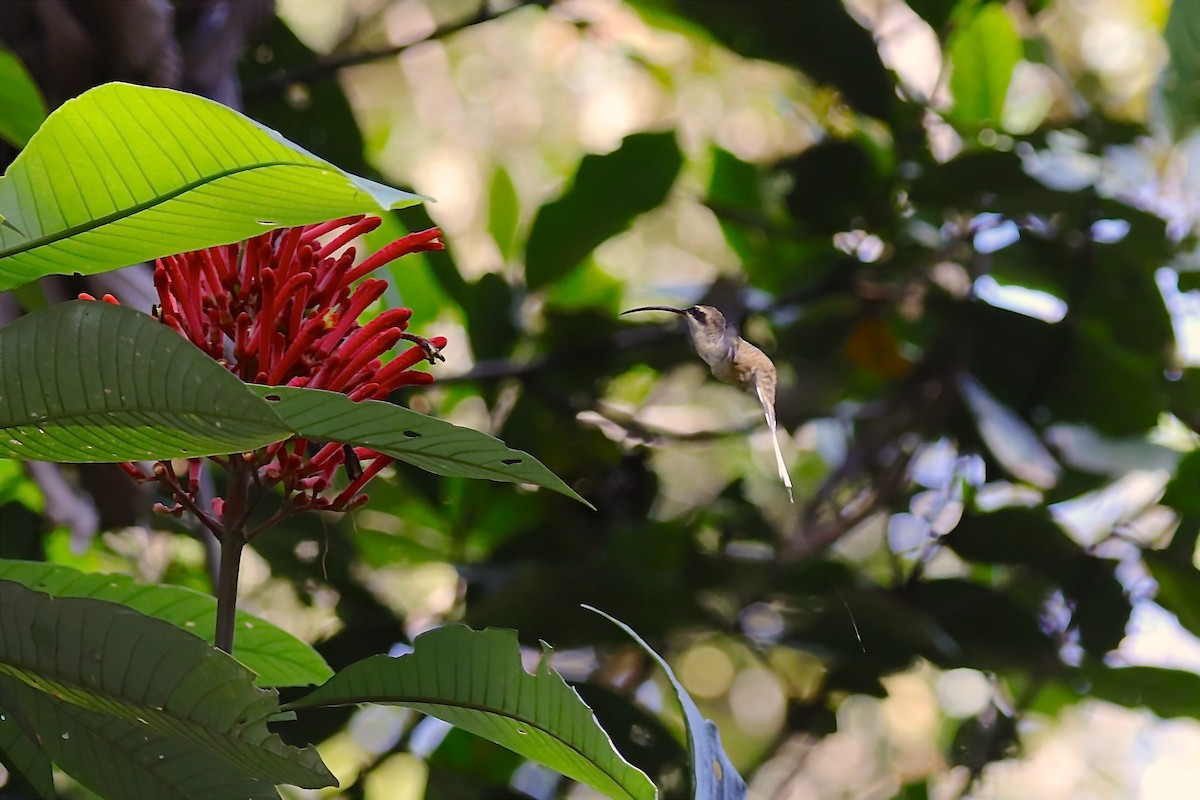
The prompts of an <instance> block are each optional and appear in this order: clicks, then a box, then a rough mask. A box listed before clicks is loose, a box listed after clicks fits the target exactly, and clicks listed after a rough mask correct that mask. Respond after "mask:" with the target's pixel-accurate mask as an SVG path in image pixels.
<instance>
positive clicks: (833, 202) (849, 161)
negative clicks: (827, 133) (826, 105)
mask: <svg viewBox="0 0 1200 800" xmlns="http://www.w3.org/2000/svg"><path fill="white" fill-rule="evenodd" d="M780 166H781V167H782V168H783V169H784V170H786V171H787V173H788V174H789V175H790V176H791V177H792V191H791V193H790V194H789V195H788V198H787V203H788V210H789V211H791V213H792V217H793V219H794V220H795V221H796V222H797V223H798V224H800V225H802V226H804V227H805V228H807V229H810V230H812V231H814V232H816V233H828V234H832V233H837V232H838V231H844V230H849V229H851V228H854V227H866V228H871V227H874V226H876V225H878V224H880V222H882V220H883V219H885V218H886V215H887V214H888V213H889V210H890V201H889V197H888V187H887V184H886V183H885V182H884V179H883V176H882V175H881V174H880V171H879V167H878V166H877V165H876V163H875V161H874V160H873V159H872V158H871V156H870V154H868V153H867V152H866V151H865V150H864V149H863V147H862V146H861V145H859V144H857V143H855V142H852V141H837V140H832V139H827V140H825V141H823V142H820V143H818V144H816V145H813V146H812V147H810V148H808V149H807V150H805V151H804V152H803V153H801V154H800V155H799V156H797V157H796V158H794V159H792V160H790V161H786V162H783V163H782V164H781V165H780Z"/></svg>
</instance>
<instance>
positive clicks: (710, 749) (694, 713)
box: [584, 605, 746, 800]
mask: <svg viewBox="0 0 1200 800" xmlns="http://www.w3.org/2000/svg"><path fill="white" fill-rule="evenodd" d="M584 608H586V609H587V610H589V611H594V612H595V613H597V614H599V615H600V616H602V617H604V618H605V619H607V620H608V621H609V622H611V623H612V624H614V625H616V626H617V627H618V628H620V629H621V630H623V631H625V633H627V634H629V636H630V637H631V638H632V639H633V640H634V641H635V642H637V643H638V645H639V646H640V647H641V648H642V649H643V650H645V651H646V654H647V655H649V656H650V657H651V658H652V659H654V661H655V663H657V664H658V666H660V667H661V668H662V671H663V673H664V674H666V676H667V680H669V681H670V682H671V686H672V687H674V689H675V696H676V697H677V698H678V699H679V705H680V706H682V707H683V724H684V727H685V728H686V729H687V736H688V754H689V756H690V757H691V762H692V792H693V796H694V797H696V798H697V800H700V799H701V798H704V800H709V798H712V800H737V798H742V797H745V796H746V782H745V781H744V780H742V776H741V775H739V774H738V771H737V770H736V769H735V768H734V766H733V762H731V761H730V760H729V756H728V755H726V754H725V749H724V748H723V747H722V746H721V733H720V731H718V730H717V726H716V723H714V722H713V721H712V720H709V719H705V718H704V715H703V714H701V713H700V709H699V708H698V707H697V706H696V703H695V701H694V700H692V698H691V696H690V695H689V694H688V693H687V690H686V689H684V688H683V684H682V683H680V682H679V679H678V678H676V677H675V673H674V672H673V671H672V670H671V665H670V664H668V663H667V660H666V659H665V658H663V657H662V656H660V655H659V654H658V653H656V652H654V648H652V647H651V646H650V645H648V644H646V642H645V641H644V640H643V639H642V637H640V636H638V635H637V634H636V633H635V632H634V631H633V629H632V628H630V627H629V626H628V625H626V624H625V623H623V622H621V621H620V620H619V619H616V618H615V617H610V616H609V615H608V614H605V613H604V612H603V611H601V610H600V609H598V608H593V607H591V606H589V605H585V606H584Z"/></svg>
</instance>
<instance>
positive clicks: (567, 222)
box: [525, 131, 683, 289]
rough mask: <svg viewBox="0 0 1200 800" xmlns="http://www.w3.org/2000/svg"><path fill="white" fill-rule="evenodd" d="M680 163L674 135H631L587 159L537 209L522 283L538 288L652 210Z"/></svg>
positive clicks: (660, 199) (548, 282) (588, 156)
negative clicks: (564, 186)
mask: <svg viewBox="0 0 1200 800" xmlns="http://www.w3.org/2000/svg"><path fill="white" fill-rule="evenodd" d="M682 163H683V157H682V155H681V154H680V152H679V146H678V145H677V144H676V142H675V134H674V133H673V132H670V131H668V132H666V133H635V134H633V135H631V136H627V137H625V140H624V141H623V142H622V143H621V146H620V147H619V148H618V149H617V150H615V151H613V152H611V153H608V154H606V155H602V156H598V155H587V156H584V158H583V161H581V162H580V164H579V169H578V170H577V171H576V173H575V178H574V180H572V182H571V185H570V187H569V188H568V189H567V190H566V191H565V192H564V193H563V195H562V196H560V197H559V198H558V199H557V200H554V201H552V202H550V203H547V204H546V205H544V206H542V207H541V208H540V209H539V210H538V213H537V217H535V218H534V220H533V228H532V229H531V230H530V232H529V242H528V244H527V245H526V248H525V282H526V284H528V286H529V288H530V289H541V288H543V287H545V286H547V285H548V284H550V283H553V282H554V281H556V280H558V279H559V278H561V277H563V276H564V275H566V274H567V273H568V272H570V271H571V270H572V269H574V268H575V267H576V266H578V265H579V263H580V262H581V261H583V259H585V258H586V257H587V256H588V254H589V253H591V252H592V251H593V250H594V249H596V247H598V246H599V245H600V244H601V243H603V242H604V241H605V240H607V239H609V238H611V237H613V236H615V235H616V234H618V233H620V232H621V231H623V230H625V229H626V228H627V227H629V224H630V223H632V222H633V220H634V219H635V218H636V217H637V216H638V215H640V214H644V213H645V212H647V211H649V210H651V209H653V208H657V207H658V206H659V205H660V204H661V203H662V202H663V200H664V199H665V198H666V196H667V192H669V191H670V189H671V185H672V184H674V182H675V176H676V175H677V174H678V173H679V168H680V166H681V165H682Z"/></svg>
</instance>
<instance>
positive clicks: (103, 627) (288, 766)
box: [0, 580, 336, 800]
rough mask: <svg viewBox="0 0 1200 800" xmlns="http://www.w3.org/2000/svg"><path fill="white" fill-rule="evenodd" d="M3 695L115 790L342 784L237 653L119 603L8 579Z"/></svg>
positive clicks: (218, 792)
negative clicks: (289, 733)
mask: <svg viewBox="0 0 1200 800" xmlns="http://www.w3.org/2000/svg"><path fill="white" fill-rule="evenodd" d="M0 607H2V608H3V609H4V615H3V617H2V618H0V706H3V707H4V708H5V709H6V710H7V711H9V712H11V713H13V714H14V715H15V716H16V719H17V721H18V723H19V724H20V725H21V726H22V728H23V729H24V730H25V732H26V735H29V736H30V737H31V738H33V739H34V740H35V741H37V742H39V743H40V744H41V745H42V747H43V748H45V750H46V752H47V753H48V754H49V755H50V757H51V758H52V759H53V760H54V761H56V762H57V763H58V764H59V765H60V766H61V767H62V768H63V769H64V770H66V771H67V772H68V773H69V774H71V775H72V776H73V777H75V778H76V779H78V780H80V781H81V782H82V783H84V784H85V785H87V786H88V787H89V788H91V789H93V790H94V791H97V792H99V793H100V794H102V795H105V796H108V797H139V798H141V797H146V798H150V797H170V798H175V797H204V798H212V800H216V799H217V798H234V797H247V796H251V797H273V796H274V793H273V792H274V790H273V789H272V786H273V785H274V784H278V783H290V784H295V785H298V786H303V787H307V788H319V787H322V786H332V785H335V784H336V781H335V779H334V778H333V776H332V775H331V774H330V773H329V771H328V770H327V769H326V768H325V766H324V764H322V763H321V760H320V758H319V757H318V756H317V753H316V750H314V749H312V748H307V749H303V750H301V749H298V748H294V747H290V746H288V745H285V744H284V743H283V742H282V741H281V740H280V739H279V737H278V736H276V735H275V734H272V733H271V732H270V731H269V730H268V729H267V721H268V719H270V718H271V717H272V715H274V714H275V713H276V712H277V711H278V710H279V703H278V695H277V694H276V693H275V691H273V690H271V691H265V690H262V689H259V688H257V687H256V686H255V685H254V681H253V678H254V676H253V674H252V673H251V672H250V671H249V670H248V669H246V668H245V667H243V666H242V665H241V664H239V663H237V661H235V660H234V659H233V658H231V657H230V656H229V655H227V654H225V653H223V652H221V651H220V650H217V649H216V648H213V647H210V646H209V645H208V644H206V643H204V642H203V641H201V640H200V639H198V638H197V637H195V636H192V635H191V634H189V633H186V632H184V631H182V630H180V629H179V628H176V627H175V626H173V625H170V624H168V623H166V622H163V621H162V620H157V619H153V618H150V617H146V616H144V615H142V614H139V613H138V612H136V611H133V610H132V609H129V608H126V607H124V606H121V605H117V604H116V603H107V602H103V601H99V600H90V599H82V598H74V597H67V598H55V597H50V596H49V595H46V594H43V593H41V592H36V591H33V590H31V589H27V588H26V587H24V586H22V585H20V584H18V583H13V582H12V581H5V580H0Z"/></svg>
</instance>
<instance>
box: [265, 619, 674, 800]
mask: <svg viewBox="0 0 1200 800" xmlns="http://www.w3.org/2000/svg"><path fill="white" fill-rule="evenodd" d="M550 652H551V651H550V648H549V647H548V646H545V645H543V655H542V660H541V663H540V664H539V666H538V670H537V674H536V675H530V674H529V673H528V672H526V671H525V670H524V668H523V667H522V666H521V656H520V649H519V646H518V644H517V636H516V632H515V631H511V630H494V629H492V630H485V631H473V630H471V629H470V628H467V627H464V626H461V625H448V626H446V627H444V628H438V629H436V630H432V631H429V632H427V633H423V634H421V635H420V636H418V637H417V638H416V640H415V641H414V642H413V652H412V653H410V654H408V655H404V656H400V657H399V658H393V657H391V656H385V655H378V656H371V657H370V658H367V659H365V660H363V661H359V662H357V663H355V664H351V665H350V666H349V667H347V668H346V669H344V670H342V671H341V672H339V673H338V674H337V675H335V676H334V677H333V678H331V679H330V680H329V682H328V683H326V684H325V685H324V686H322V687H320V688H319V689H317V690H316V691H314V692H312V693H310V694H308V695H306V696H305V697H303V698H301V699H300V700H298V701H296V702H293V703H289V704H288V705H286V706H285V708H286V709H305V708H316V707H326V706H346V705H354V704H357V703H386V704H389V705H401V706H405V707H407V708H412V709H416V710H417V711H420V712H422V713H425V714H429V715H430V716H434V717H437V718H438V719H442V720H445V721H446V722H449V723H450V724H452V725H455V726H457V727H459V728H462V729H464V730H467V731H470V732H471V733H474V734H476V735H477V736H482V737H483V738H485V739H489V740H491V741H493V742H496V743H497V744H501V745H503V746H505V747H507V748H508V749H510V750H513V751H515V752H517V753H520V754H521V755H523V756H525V757H526V758H531V759H533V760H535V761H538V762H540V763H542V764H545V765H546V766H548V767H552V768H553V769H555V770H558V771H559V772H561V773H562V774H563V775H566V776H567V777H569V778H572V779H574V780H577V781H579V782H581V783H585V784H587V785H588V786H591V787H592V788H593V789H596V790H597V791H601V792H604V793H605V794H607V795H608V796H610V797H615V798H652V797H655V796H656V794H657V793H656V790H655V788H654V785H653V784H652V783H651V782H650V780H649V779H648V778H647V777H646V776H645V775H644V774H643V773H642V772H640V771H639V770H638V769H636V768H635V767H633V766H632V765H630V764H629V763H628V762H626V761H625V760H624V759H623V758H621V756H620V754H619V753H617V751H616V750H614V749H613V747H612V743H611V742H610V741H609V739H608V736H607V735H606V734H605V733H604V731H603V729H601V728H600V726H599V724H597V722H596V720H595V717H593V716H592V712H591V709H589V708H588V707H587V706H586V705H584V703H583V701H582V700H580V699H579V696H578V695H577V694H576V693H575V692H574V691H573V690H572V689H571V687H569V686H567V684H566V683H565V682H564V681H563V679H562V678H561V677H560V676H559V675H558V673H556V672H554V671H553V670H551V669H550Z"/></svg>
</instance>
